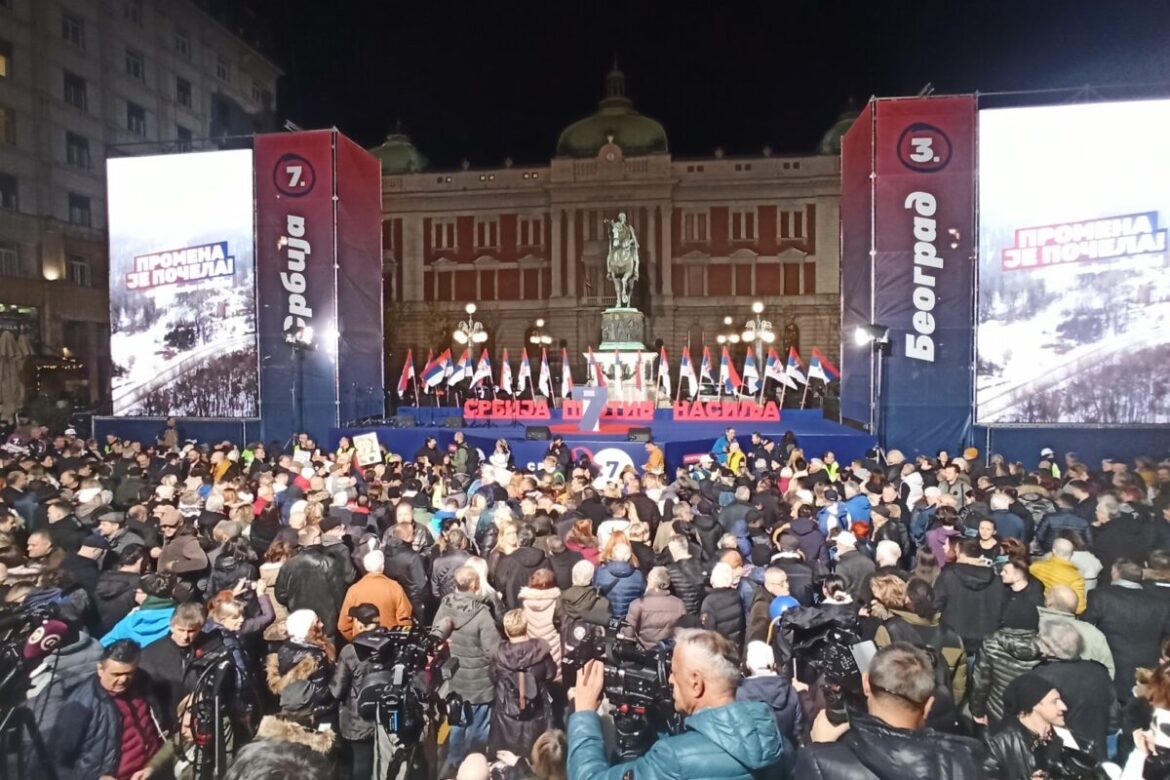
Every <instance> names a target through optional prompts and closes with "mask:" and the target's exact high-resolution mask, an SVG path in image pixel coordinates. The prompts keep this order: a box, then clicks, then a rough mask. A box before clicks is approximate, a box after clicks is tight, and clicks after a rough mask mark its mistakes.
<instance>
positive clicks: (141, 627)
mask: <svg viewBox="0 0 1170 780" xmlns="http://www.w3.org/2000/svg"><path fill="white" fill-rule="evenodd" d="M147 604H149V600H148V601H147V602H144V603H143V606H142V607H139V608H138V609H136V610H134V611H133V612H131V613H130V614H129V615H127V616H126V617H124V618H122V619H121V620H119V621H118V622H117V623H115V624H114V627H113V628H111V629H110V633H108V634H106V635H105V636H103V637H102V647H109V646H110V645H112V644H114V642H117V641H118V640H119V639H133V640H134V641H135V642H137V643H138V646H139V647H146V646H147V645H149V644H150V643H151V642H153V641H155V640H156V639H162V638H163V637H164V636H166V635H167V634H169V633H170V632H171V616H172V615H174V614H175V605H174V604H171V605H170V606H167V607H155V608H154V609H150V608H144V607H146V606H147Z"/></svg>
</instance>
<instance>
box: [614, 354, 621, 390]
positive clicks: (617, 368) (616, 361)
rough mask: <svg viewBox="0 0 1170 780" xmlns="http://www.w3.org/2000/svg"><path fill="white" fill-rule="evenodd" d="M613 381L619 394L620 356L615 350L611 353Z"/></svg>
mask: <svg viewBox="0 0 1170 780" xmlns="http://www.w3.org/2000/svg"><path fill="white" fill-rule="evenodd" d="M613 381H614V384H615V385H617V391H618V392H619V393H620V392H621V391H622V356H621V354H620V353H619V352H618V351H617V350H616V349H615V350H614V351H613Z"/></svg>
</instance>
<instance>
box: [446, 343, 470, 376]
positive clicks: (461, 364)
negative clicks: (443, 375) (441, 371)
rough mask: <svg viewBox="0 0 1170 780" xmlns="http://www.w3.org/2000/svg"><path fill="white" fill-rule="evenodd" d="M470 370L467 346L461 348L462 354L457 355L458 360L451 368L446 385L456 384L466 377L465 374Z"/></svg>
mask: <svg viewBox="0 0 1170 780" xmlns="http://www.w3.org/2000/svg"><path fill="white" fill-rule="evenodd" d="M470 370H471V350H470V349H468V348H467V347H464V348H463V354H462V355H460V356H459V360H458V361H457V362H456V363H455V365H454V366H452V368H451V375H450V376H448V377H447V384H448V385H457V384H459V383H460V382H462V381H463V380H464V379H466V378H467V374H468V373H469V372H470Z"/></svg>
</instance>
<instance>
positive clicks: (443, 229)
mask: <svg viewBox="0 0 1170 780" xmlns="http://www.w3.org/2000/svg"><path fill="white" fill-rule="evenodd" d="M431 248H432V249H454V248H455V220H453V219H432V220H431Z"/></svg>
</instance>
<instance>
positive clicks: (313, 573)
mask: <svg viewBox="0 0 1170 780" xmlns="http://www.w3.org/2000/svg"><path fill="white" fill-rule="evenodd" d="M386 568H387V569H390V562H389V556H387V562H386ZM345 591H346V584H345V577H344V575H343V573H342V571H341V568H340V565H339V563H338V560H337V559H336V558H335V557H333V556H332V555H328V554H326V552H325V551H324V550H323V549H322V548H321V545H319V544H315V545H313V546H311V547H305V548H303V549H301V550H300V551H299V552H297V554H296V555H294V556H293V557H291V558H289V559H288V560H287V561H285V562H284V564H283V565H282V566H281V567H280V573H279V574H278V575H277V576H276V588H275V595H276V600H277V601H279V602H280V603H281V604H283V605H284V606H286V607H288V611H289V612H295V611H296V610H298V609H311V610H313V611H314V612H316V613H317V618H318V619H319V620H320V621H321V623H322V624H323V625H324V626H325V630H326V631H328V632H330V633H333V632H335V631H337V616H338V615H339V614H340V612H341V602H342V601H344V600H345Z"/></svg>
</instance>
